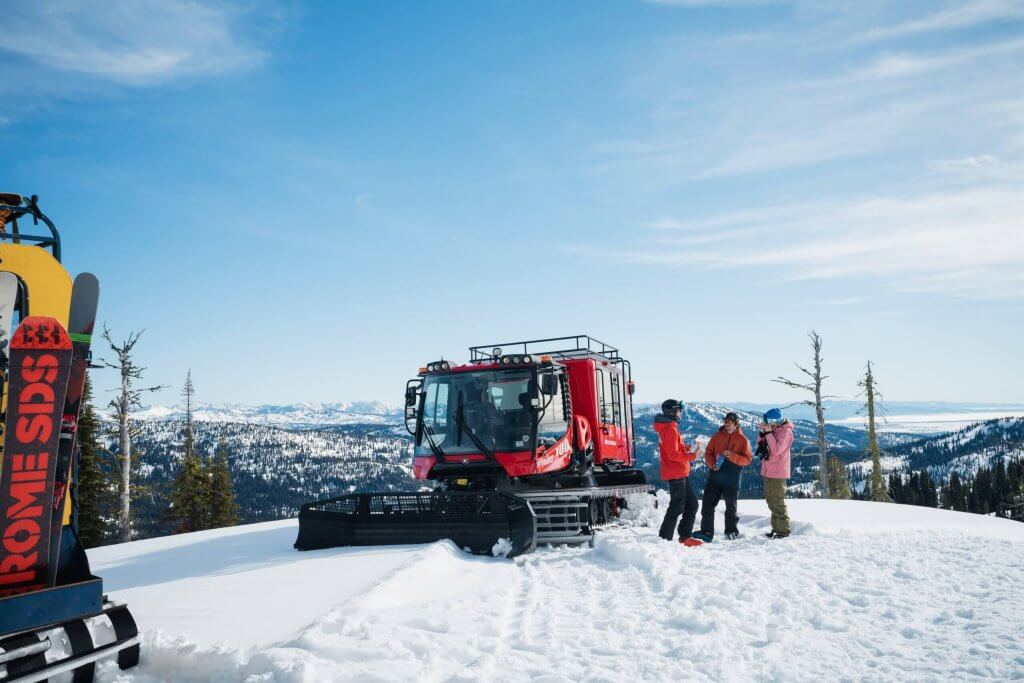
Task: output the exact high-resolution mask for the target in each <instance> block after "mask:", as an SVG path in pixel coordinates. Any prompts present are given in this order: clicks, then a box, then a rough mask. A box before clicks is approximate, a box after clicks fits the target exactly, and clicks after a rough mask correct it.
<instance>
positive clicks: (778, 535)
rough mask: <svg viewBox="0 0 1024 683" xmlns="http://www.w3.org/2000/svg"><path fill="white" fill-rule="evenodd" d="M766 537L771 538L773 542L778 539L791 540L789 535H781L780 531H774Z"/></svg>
mask: <svg viewBox="0 0 1024 683" xmlns="http://www.w3.org/2000/svg"><path fill="white" fill-rule="evenodd" d="M765 536H766V537H768V538H770V539H771V540H773V541H774V540H776V539H778V538H789V534H780V533H779V532H778V531H774V530H773V531H770V532H768V533H767V534H765Z"/></svg>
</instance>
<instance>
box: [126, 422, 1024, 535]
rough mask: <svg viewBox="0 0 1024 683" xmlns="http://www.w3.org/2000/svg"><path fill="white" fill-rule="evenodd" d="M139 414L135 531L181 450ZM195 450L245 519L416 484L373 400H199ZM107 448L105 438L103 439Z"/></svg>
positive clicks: (904, 463) (985, 445)
mask: <svg viewBox="0 0 1024 683" xmlns="http://www.w3.org/2000/svg"><path fill="white" fill-rule="evenodd" d="M727 409H728V407H726V406H722V405H719V404H713V403H692V404H689V405H688V406H687V412H686V415H685V417H684V420H683V424H682V425H681V429H682V431H683V433H684V434H685V435H686V436H687V438H688V440H691V441H692V440H698V439H700V438H706V437H708V436H710V435H711V434H712V433H713V432H714V431H715V430H716V429H718V427H719V425H720V424H721V420H722V416H723V415H724V414H725V412H726V410H727ZM656 411H657V408H656V407H654V406H647V405H640V406H637V408H636V414H635V430H636V443H637V458H638V462H639V464H640V466H641V467H642V468H643V469H644V471H645V472H646V473H647V476H648V479H649V480H650V481H652V482H658V481H660V469H659V465H658V455H657V443H658V441H657V435H656V434H655V432H654V430H653V427H652V420H653V415H654V413H655V412H656ZM738 412H739V414H740V418H741V421H742V423H743V424H742V426H743V429H744V431H745V432H746V434H747V436H748V437H749V438H751V439H752V440H753V438H754V437H755V435H756V425H757V423H758V421H759V419H760V418H759V415H758V414H756V413H750V412H745V411H738ZM142 417H143V419H140V420H139V421H137V422H136V426H137V431H138V434H137V436H136V437H135V441H134V443H135V445H136V452H137V453H138V454H139V456H140V468H139V473H138V483H139V484H142V485H143V486H142V488H141V490H142V491H144V493H143V494H142V495H141V499H140V500H139V501H138V503H137V505H136V509H137V511H138V516H139V520H138V529H139V531H140V533H141V534H142V535H144V536H152V535H158V534H160V533H164V532H166V531H168V526H167V524H168V523H167V521H166V520H165V513H166V509H167V500H168V494H169V491H170V484H171V482H172V481H173V479H174V477H175V475H176V473H177V468H178V463H179V460H180V453H181V440H182V421H181V416H180V413H176V412H174V411H171V410H166V409H165V410H157V409H149V410H148V411H146V412H145V413H143V414H142ZM196 417H197V422H196V426H195V431H196V443H197V447H198V449H199V451H200V452H201V453H205V454H212V453H213V452H214V450H215V448H216V445H217V443H218V441H219V440H221V439H223V440H224V442H225V444H226V446H227V450H228V454H229V459H230V461H231V464H232V468H233V471H234V477H235V487H236V491H237V493H238V499H239V503H240V504H241V506H242V513H243V520H244V521H246V522H257V521H268V520H274V519H280V518H282V517H288V516H292V515H295V514H296V513H297V511H298V509H299V507H300V506H301V505H302V504H303V503H305V502H308V501H310V500H314V499H317V498H323V497H327V496H330V495H337V494H340V493H345V492H348V491H375V490H403V489H406V490H407V489H410V488H412V489H416V488H419V487H420V486H421V483H420V482H416V481H415V480H413V479H412V476H411V462H412V456H411V453H410V438H409V435H408V433H407V432H406V431H405V429H404V427H403V426H401V413H400V411H399V410H398V409H397V408H395V407H393V406H388V405H385V404H379V403H338V404H299V405H294V406H258V407H247V406H239V405H231V406H224V405H217V406H211V405H208V404H203V405H201V406H200V408H199V409H198V411H197V413H196ZM1022 423H1024V420H1021V419H1010V420H1003V421H996V422H994V423H986V425H988V426H983V427H975V428H971V429H969V430H964V431H962V432H957V433H955V434H953V435H950V436H944V437H938V438H934V437H930V438H926V439H918V438H916V437H913V436H912V435H905V434H883V435H882V437H881V438H882V446H883V448H884V449H886V451H887V456H886V457H885V459H884V460H883V466H884V467H885V469H886V471H887V472H888V471H893V470H897V471H903V470H906V469H913V470H915V471H916V470H920V469H921V467H929V469H930V470H931V473H932V475H933V477H934V478H935V479H937V480H939V481H941V480H943V479H945V477H946V476H948V474H949V472H951V471H952V469H954V468H956V469H958V471H960V472H961V473H962V474H966V473H969V472H971V471H973V469H976V468H977V466H978V465H979V464H987V463H988V462H989V460H990V459H991V457H993V455H994V454H997V453H998V454H1002V455H1001V456H1000V457H1006V456H1007V455H1008V454H1009V451H1007V450H1006V448H1005V445H1006V444H1007V443H1009V442H1010V441H1009V440H1012V438H1015V437H1014V435H1016V434H1018V432H1020V431H1024V428H1022V427H1021V424H1022ZM794 424H795V428H796V429H795V433H796V447H795V449H794V463H793V479H792V484H793V485H794V486H801V485H804V486H811V484H812V482H814V480H815V478H816V472H817V464H818V456H817V447H816V442H815V439H816V427H815V425H814V424H813V423H810V422H806V421H802V420H797V421H795V423H794ZM826 432H827V436H828V440H829V444H830V448H831V451H830V452H831V453H833V454H836V455H839V456H840V457H841V458H843V459H844V460H845V461H846V462H847V463H849V464H850V465H851V475H852V476H851V479H852V480H853V482H854V483H857V482H859V481H861V480H862V479H863V477H864V476H865V475H866V474H867V472H869V469H870V464H869V463H868V462H867V461H865V459H864V458H865V455H864V445H865V437H866V434H865V432H864V431H863V430H860V429H852V428H849V427H844V426H842V425H832V424H830V425H828V426H827V428H826ZM111 445H112V444H111ZM755 469H756V468H755V467H752V468H750V473H748V474H747V475H746V476H744V478H743V491H742V494H741V495H744V496H748V497H757V496H759V495H760V488H759V487H760V485H761V481H760V477H757V476H755V475H754V470H755ZM705 476H706V470H705V469H704V468H703V467H700V466H698V467H696V468H695V469H694V473H693V477H694V483H695V485H696V486H697V487H698V490H699V489H700V488H701V487H702V486H703V481H704V477H705Z"/></svg>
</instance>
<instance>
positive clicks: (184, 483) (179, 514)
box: [171, 454, 210, 533]
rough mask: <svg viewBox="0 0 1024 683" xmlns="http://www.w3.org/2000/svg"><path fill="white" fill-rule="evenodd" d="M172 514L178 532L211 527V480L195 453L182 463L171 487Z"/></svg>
mask: <svg viewBox="0 0 1024 683" xmlns="http://www.w3.org/2000/svg"><path fill="white" fill-rule="evenodd" d="M171 515H172V517H173V518H174V520H175V521H176V522H177V524H178V526H177V528H176V529H175V532H176V533H185V532H188V531H200V530H202V529H208V528H210V526H209V522H210V480H209V477H208V476H207V474H206V472H205V471H204V469H203V464H202V463H201V462H200V461H199V458H198V457H196V456H195V454H193V455H190V456H187V457H186V458H185V460H184V461H183V462H182V463H181V469H180V470H179V471H178V476H177V477H175V479H174V485H173V486H172V488H171Z"/></svg>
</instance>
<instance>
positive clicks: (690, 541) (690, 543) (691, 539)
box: [679, 536, 704, 548]
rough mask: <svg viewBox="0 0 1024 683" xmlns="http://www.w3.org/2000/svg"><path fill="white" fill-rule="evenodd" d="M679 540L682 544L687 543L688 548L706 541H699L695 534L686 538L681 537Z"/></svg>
mask: <svg viewBox="0 0 1024 683" xmlns="http://www.w3.org/2000/svg"><path fill="white" fill-rule="evenodd" d="M679 542H680V543H681V544H682V545H685V546H686V547H687V548H696V547H697V546H699V545H704V543H702V542H701V541H698V540H697V539H696V538H694V537H693V536H687V537H686V538H681V539H679Z"/></svg>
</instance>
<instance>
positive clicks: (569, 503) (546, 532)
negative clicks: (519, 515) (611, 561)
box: [516, 484, 652, 545]
mask: <svg viewBox="0 0 1024 683" xmlns="http://www.w3.org/2000/svg"><path fill="white" fill-rule="evenodd" d="M651 490H652V487H651V486H649V485H647V484H631V485H622V486H595V487H591V488H582V489H547V490H538V491H520V492H517V493H516V496H518V497H519V498H522V499H523V500H525V501H527V502H528V503H529V504H530V507H532V508H533V512H534V514H535V515H536V516H537V545H542V544H559V543H565V544H579V543H592V542H593V540H594V529H595V528H596V527H598V526H600V525H599V524H597V523H596V521H595V520H594V518H593V515H592V506H593V504H594V503H595V502H597V501H600V500H603V499H606V498H621V497H624V496H627V495H631V494H638V493H650V492H651Z"/></svg>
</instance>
